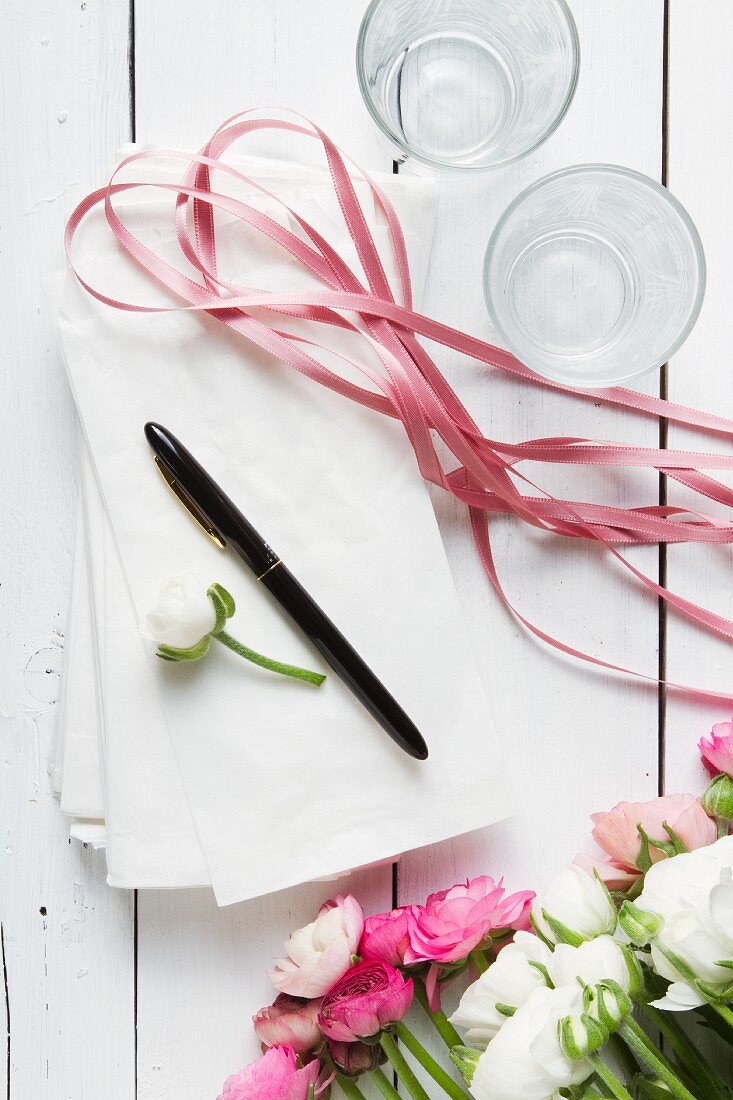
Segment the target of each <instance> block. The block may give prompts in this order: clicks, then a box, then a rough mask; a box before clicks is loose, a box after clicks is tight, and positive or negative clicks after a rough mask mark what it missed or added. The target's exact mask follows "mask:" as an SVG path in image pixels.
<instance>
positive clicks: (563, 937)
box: [542, 909, 585, 947]
mask: <svg viewBox="0 0 733 1100" xmlns="http://www.w3.org/2000/svg"><path fill="white" fill-rule="evenodd" d="M542 916H543V918H544V919H545V921H546V922H547V924H548V925H549V927H550V929H551V930H552V934H553V936H554V937H555V941H556V942H557V943H567V944H569V945H570V947H580V945H581V944H582V943H585V938H584V937H583V936H581V934H580V932H574V931H573V930H572V928H568V926H567V925H566V924H563V923H562V921H559V920H555V918H554V917H551V916H550V914H549V913H548V912H547V910H546V909H543V910H542Z"/></svg>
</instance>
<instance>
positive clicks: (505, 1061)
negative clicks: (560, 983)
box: [471, 986, 593, 1100]
mask: <svg viewBox="0 0 733 1100" xmlns="http://www.w3.org/2000/svg"><path fill="white" fill-rule="evenodd" d="M582 1011H583V994H582V990H581V989H580V986H576V987H575V988H572V987H570V986H564V987H562V988H560V989H548V988H547V987H546V986H543V987H542V988H541V989H535V990H534V991H533V992H532V993H530V995H529V997H528V998H527V1000H526V1001H525V1003H524V1004H523V1005H522V1006H521V1008H519V1009H518V1010H517V1011H516V1012H515V1013H514V1015H513V1016H511V1017H509V1019H507V1020H506V1021H505V1023H504V1025H503V1026H502V1028H501V1029H500V1031H498V1032H497V1034H496V1035H495V1036H494V1038H493V1039H492V1040H491V1042H490V1043H489V1045H488V1047H487V1049H486V1050H485V1051H484V1053H483V1054H482V1055H481V1057H480V1058H479V1060H478V1062H477V1064H476V1069H475V1072H474V1076H473V1081H472V1082H471V1095H472V1096H474V1097H475V1100H550V1098H551V1097H554V1096H555V1095H556V1093H557V1092H558V1090H559V1089H562V1088H570V1087H571V1086H572V1085H579V1084H580V1083H581V1082H582V1081H585V1080H586V1078H587V1077H589V1076H590V1074H591V1073H592V1072H593V1070H592V1067H591V1066H590V1064H589V1063H588V1062H587V1061H586V1060H585V1059H583V1060H581V1061H578V1062H571V1061H570V1059H569V1058H567V1057H566V1056H565V1055H564V1054H563V1052H562V1050H561V1048H560V1042H559V1039H558V1029H557V1025H558V1021H559V1020H561V1019H562V1018H563V1017H564V1016H569V1015H573V1016H576V1015H577V1016H580V1014H581V1012H582Z"/></svg>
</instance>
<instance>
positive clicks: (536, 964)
mask: <svg viewBox="0 0 733 1100" xmlns="http://www.w3.org/2000/svg"><path fill="white" fill-rule="evenodd" d="M527 962H528V963H529V965H530V966H532V967H534V969H535V970H537V971H539V973H540V974H541V975H542V977H543V978H544V979H545V985H546V986H547V988H548V989H554V988H555V983H554V982H553V980H552V978H551V977H550V971H549V970H548V969H547V967H546V966H545V964H544V963H539V962H533V961H532V959H528V960H527Z"/></svg>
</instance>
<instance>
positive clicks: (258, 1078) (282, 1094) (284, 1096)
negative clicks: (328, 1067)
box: [218, 1047, 321, 1100]
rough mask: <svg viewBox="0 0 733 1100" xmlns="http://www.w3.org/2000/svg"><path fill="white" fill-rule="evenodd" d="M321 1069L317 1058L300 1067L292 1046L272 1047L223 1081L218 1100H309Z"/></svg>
mask: <svg viewBox="0 0 733 1100" xmlns="http://www.w3.org/2000/svg"><path fill="white" fill-rule="evenodd" d="M320 1072H321V1063H320V1062H319V1061H318V1060H317V1059H315V1060H314V1061H312V1062H309V1063H308V1065H307V1066H302V1067H300V1068H299V1067H298V1060H297V1057H296V1054H295V1051H294V1050H292V1049H291V1048H290V1047H270V1049H269V1050H268V1051H267V1052H266V1053H265V1054H263V1056H262V1057H261V1058H259V1059H258V1060H257V1061H256V1062H250V1064H249V1065H248V1066H245V1067H244V1069H243V1070H241V1071H240V1072H239V1073H235V1074H234V1076H233V1077H229V1078H228V1079H227V1080H226V1081H225V1082H224V1090H223V1092H222V1093H221V1095H220V1096H219V1098H218V1100H308V1090H309V1088H310V1086H311V1085H313V1086H314V1087H315V1085H316V1084H317V1082H318V1076H319V1074H320Z"/></svg>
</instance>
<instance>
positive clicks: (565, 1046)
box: [557, 1012, 608, 1062]
mask: <svg viewBox="0 0 733 1100" xmlns="http://www.w3.org/2000/svg"><path fill="white" fill-rule="evenodd" d="M557 1034H558V1039H559V1042H560V1048H561V1050H562V1052H563V1054H564V1055H565V1057H566V1058H569V1059H570V1061H571V1062H579V1061H580V1059H581V1058H585V1056H586V1055H587V1054H592V1053H593V1052H594V1051H596V1050H599V1049H600V1047H602V1046H603V1044H604V1043H605V1042H606V1041H607V1039H608V1031H607V1030H606V1028H605V1027H604V1026H603V1024H601V1023H600V1022H599V1021H598V1020H596V1019H594V1018H593V1016H591V1015H589V1013H587V1012H584V1013H583V1014H582V1015H581V1016H564V1017H563V1018H562V1019H561V1020H559V1021H558V1025H557Z"/></svg>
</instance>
